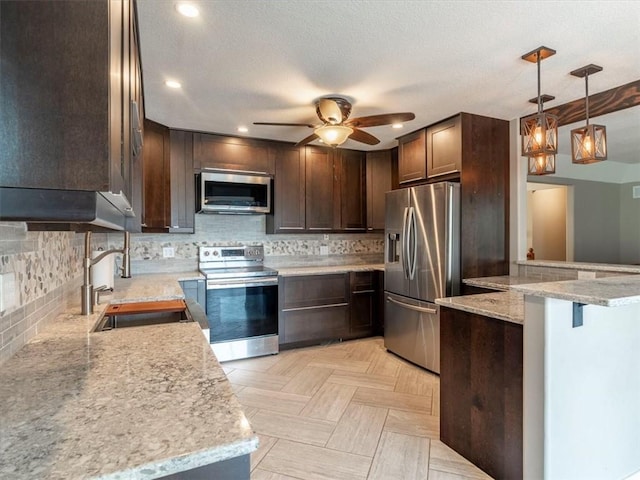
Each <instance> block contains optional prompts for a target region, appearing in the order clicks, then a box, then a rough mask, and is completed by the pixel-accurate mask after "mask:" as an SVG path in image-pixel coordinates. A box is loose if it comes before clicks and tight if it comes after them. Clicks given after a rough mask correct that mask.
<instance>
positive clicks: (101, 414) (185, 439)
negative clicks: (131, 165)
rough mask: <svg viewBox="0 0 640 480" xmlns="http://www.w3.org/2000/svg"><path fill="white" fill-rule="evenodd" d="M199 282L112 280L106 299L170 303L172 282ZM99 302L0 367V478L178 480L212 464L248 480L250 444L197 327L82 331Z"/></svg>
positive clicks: (175, 294) (69, 315)
mask: <svg viewBox="0 0 640 480" xmlns="http://www.w3.org/2000/svg"><path fill="white" fill-rule="evenodd" d="M198 277H199V274H198V273H197V272H191V273H188V274H174V275H165V274H162V275H143V276H137V277H134V278H131V279H118V280H117V281H116V288H115V293H114V294H113V298H112V299H111V302H112V303H129V302H139V301H152V300H172V299H181V298H184V294H183V292H182V290H181V289H180V286H179V284H178V280H190V279H193V278H198ZM77 299H78V301H79V295H78V298H77ZM100 307H102V308H100ZM105 307H106V304H105V305H102V306H100V305H99V306H98V307H97V308H96V313H94V314H93V315H89V316H81V315H79V314H78V313H79V311H80V307H79V304H74V305H70V306H69V308H68V309H67V312H66V313H64V314H62V315H60V316H59V317H58V318H57V319H56V320H55V322H54V323H53V324H52V325H50V326H48V328H46V329H45V330H44V331H43V332H41V333H39V334H38V336H37V337H36V338H35V339H34V340H33V341H31V342H30V343H28V344H27V345H25V346H24V347H23V348H22V349H21V350H20V351H19V352H18V353H16V355H14V356H13V357H12V358H11V359H9V360H8V361H7V362H6V363H5V364H3V366H2V369H1V370H0V404H2V406H3V407H2V412H0V423H1V424H2V430H3V435H2V438H1V439H0V459H1V460H0V477H2V478H13V479H21V478H24V479H33V478H65V479H69V478H103V479H116V478H117V479H124V478H136V479H144V478H165V477H166V478H178V476H177V475H178V474H179V475H180V477H179V478H189V476H188V474H190V473H194V472H195V473H202V471H203V470H206V471H207V472H211V470H208V469H211V468H216V467H220V468H222V469H223V471H225V472H226V473H225V475H229V472H231V475H232V476H224V475H222V476H216V478H234V479H236V478H246V479H248V478H249V454H250V453H251V452H252V451H254V450H256V449H257V447H258V437H257V435H256V434H255V433H254V432H253V430H252V429H251V426H250V425H249V422H248V421H247V419H246V417H245V415H244V413H243V411H242V408H241V406H240V404H239V403H238V400H237V399H236V397H235V395H234V394H233V391H232V389H231V385H230V384H229V382H228V381H227V379H226V376H225V374H224V372H223V370H222V368H221V367H220V365H219V364H218V362H217V360H216V359H215V357H214V355H213V353H212V352H211V349H210V346H209V344H208V343H207V342H206V340H205V338H204V337H203V335H202V333H201V330H200V326H199V324H198V323H197V322H186V323H167V324H162V325H153V326H145V327H134V328H122V329H114V330H111V331H105V332H92V330H93V328H94V326H95V324H96V322H97V321H98V319H99V318H100V316H101V314H102V311H103V310H104V308H105ZM180 472H182V473H180ZM213 472H216V474H218V473H217V472H219V470H214V471H213ZM213 472H212V473H213Z"/></svg>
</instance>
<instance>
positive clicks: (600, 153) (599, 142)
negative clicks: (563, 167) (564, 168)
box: [571, 64, 607, 164]
mask: <svg viewBox="0 0 640 480" xmlns="http://www.w3.org/2000/svg"><path fill="white" fill-rule="evenodd" d="M600 71H602V67H599V66H598V65H593V64H590V65H587V66H585V67H582V68H578V69H577V70H574V71H573V72H571V75H573V76H574V77H580V78H582V77H584V83H585V91H586V95H585V100H584V103H585V114H586V118H587V124H586V125H585V126H584V127H582V128H575V129H573V130H571V161H572V162H573V163H579V164H588V163H594V162H600V161H602V160H606V159H607V131H606V128H605V127H604V125H589V75H592V74H594V73H598V72H600Z"/></svg>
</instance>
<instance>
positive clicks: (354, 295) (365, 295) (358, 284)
mask: <svg viewBox="0 0 640 480" xmlns="http://www.w3.org/2000/svg"><path fill="white" fill-rule="evenodd" d="M350 284H351V301H350V321H349V323H350V334H351V336H352V337H356V336H366V335H372V334H373V313H374V310H375V301H376V291H375V287H374V285H375V281H374V272H351V274H350Z"/></svg>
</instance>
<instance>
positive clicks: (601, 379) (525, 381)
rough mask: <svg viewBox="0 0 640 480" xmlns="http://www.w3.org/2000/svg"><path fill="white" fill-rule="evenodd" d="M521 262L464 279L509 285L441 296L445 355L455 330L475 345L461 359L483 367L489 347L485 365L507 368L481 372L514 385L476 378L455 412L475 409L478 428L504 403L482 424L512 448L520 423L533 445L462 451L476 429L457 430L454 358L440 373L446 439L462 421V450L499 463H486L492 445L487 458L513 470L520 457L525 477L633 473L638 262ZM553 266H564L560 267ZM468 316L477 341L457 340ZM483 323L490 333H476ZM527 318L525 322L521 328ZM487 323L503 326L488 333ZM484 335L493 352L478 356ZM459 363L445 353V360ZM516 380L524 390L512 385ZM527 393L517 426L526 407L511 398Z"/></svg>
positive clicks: (639, 413)
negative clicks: (451, 382) (507, 271)
mask: <svg viewBox="0 0 640 480" xmlns="http://www.w3.org/2000/svg"><path fill="white" fill-rule="evenodd" d="M519 263H521V267H523V268H521V270H520V271H521V273H525V274H526V275H528V276H526V277H525V276H523V277H517V276H516V277H506V276H505V277H492V278H487V279H482V278H477V279H469V280H466V283H468V284H471V285H474V286H477V287H482V288H495V289H501V290H507V291H502V292H497V293H490V294H481V295H475V296H463V297H456V298H447V299H440V300H438V301H437V302H436V303H439V304H440V305H442V306H444V307H447V308H444V309H443V312H444V314H443V316H442V325H441V328H442V332H441V335H442V341H443V346H442V351H443V355H446V352H447V346H446V345H445V343H447V342H449V341H451V340H452V339H456V340H457V341H458V344H457V345H458V347H459V348H460V347H461V346H462V347H464V346H465V345H466V346H467V348H468V351H466V350H465V351H463V352H460V351H458V352H457V355H458V357H461V358H462V363H464V359H465V358H466V359H470V363H469V365H467V367H465V368H472V369H473V365H474V364H478V363H482V362H483V360H482V359H485V360H486V359H487V358H489V357H490V358H489V359H490V360H491V362H490V363H486V362H485V363H484V364H483V365H485V367H490V369H492V370H491V371H492V372H494V373H496V369H497V370H499V371H498V372H497V373H496V375H490V376H489V377H487V376H484V377H482V378H484V379H485V381H486V382H487V383H489V382H492V383H491V385H493V386H494V387H495V384H500V385H499V387H500V388H505V390H503V393H501V394H498V395H493V396H492V395H491V394H490V392H491V388H489V389H486V388H485V389H483V388H482V387H479V386H478V378H476V379H475V381H474V382H472V384H471V387H470V389H469V392H471V393H470V395H471V396H464V395H463V397H464V398H466V399H467V400H468V401H469V402H468V404H467V406H466V407H465V408H466V411H467V413H466V416H460V415H459V416H458V417H457V418H456V420H455V421H458V422H462V424H463V426H464V422H465V420H464V419H465V418H467V417H468V420H470V419H472V418H473V419H474V421H473V422H471V423H470V424H469V425H471V427H470V428H473V425H476V427H477V425H480V424H482V423H480V424H479V423H478V422H482V421H483V420H481V419H483V418H484V419H485V420H486V419H487V417H486V415H488V414H489V412H492V411H494V410H496V409H497V410H496V411H498V412H499V414H500V415H502V417H492V418H491V419H490V423H489V424H486V425H485V428H483V432H485V433H483V434H486V435H498V437H496V438H501V439H502V441H505V442H506V443H505V448H506V447H509V448H512V446H513V442H514V441H515V442H516V444H517V442H518V441H519V439H518V437H517V436H516V437H514V434H515V435H518V429H519V428H522V430H521V432H522V433H521V436H520V438H521V439H522V452H523V456H522V457H519V455H518V453H517V451H511V456H510V457H509V455H510V451H509V449H506V450H500V451H493V452H488V453H487V451H485V450H483V451H479V450H474V449H473V448H472V449H471V450H473V455H476V456H474V457H471V456H469V455H468V454H467V452H462V451H461V449H464V448H466V447H465V442H470V440H469V438H471V439H473V438H474V437H473V435H472V431H469V430H466V431H465V432H463V433H460V431H459V430H460V426H458V428H457V429H454V430H448V428H449V427H448V426H447V424H446V422H447V420H446V418H447V408H446V407H445V404H446V403H447V402H446V400H445V398H444V396H445V395H446V393H445V392H446V391H447V388H448V387H447V385H446V383H447V375H448V374H447V371H445V369H443V372H442V375H441V388H442V392H443V398H442V404H443V408H442V430H441V432H442V433H441V435H443V437H442V438H443V441H445V443H448V442H447V441H446V440H445V437H446V436H447V435H449V434H451V433H452V432H453V433H452V435H453V437H454V442H455V441H458V442H459V443H458V445H456V446H454V449H456V450H458V451H461V453H463V455H465V456H467V458H469V459H470V460H472V461H473V462H474V463H476V464H478V465H479V466H481V467H482V468H483V469H485V470H486V471H490V470H487V468H486V466H485V465H483V461H482V455H485V459H484V461H485V462H486V461H489V463H490V464H492V465H498V470H495V472H500V473H501V474H500V475H497V476H498V477H504V478H510V477H509V476H505V473H506V472H509V471H510V470H509V469H512V468H522V470H521V471H522V476H523V477H524V478H567V479H569V478H576V479H577V478H626V477H627V476H629V475H632V474H634V473H636V472H638V471H640V460H639V459H638V457H637V452H638V451H639V450H640V410H639V407H638V405H640V377H638V369H639V368H640V353H639V350H638V348H637V346H638V345H639V344H640V321H639V319H640V275H629V274H630V273H640V271H639V270H638V268H637V267H635V266H622V267H621V266H604V265H592V264H581V263H578V264H574V263H567V262H551V263H553V265H552V264H550V263H549V262H545V264H544V265H542V264H537V265H534V264H533V263H529V262H526V263H525V262H519ZM536 263H538V262H536ZM536 267H537V268H542V267H543V268H546V269H547V271H546V272H545V273H546V275H547V278H545V279H543V277H542V276H540V273H541V272H540V271H536ZM524 268H526V269H528V271H527V270H524ZM554 269H564V272H555V273H554V272H553V270H554ZM578 270H588V271H590V272H596V273H597V275H603V277H600V278H592V279H587V280H577V279H575V278H576V276H578V275H580V276H584V275H585V274H584V273H579V272H578ZM596 273H594V274H593V275H594V276H595V275H596ZM554 274H555V275H559V276H560V277H562V276H563V275H565V274H567V275H573V278H574V279H573V280H559V281H558V280H556V281H553V280H552V281H549V279H548V275H554ZM536 275H539V276H538V283H535V277H536ZM607 275H616V276H607ZM456 310H457V311H458V313H460V315H456V313H455V311H456ZM459 322H463V324H464V325H467V323H466V322H471V323H469V325H471V328H472V329H473V327H474V326H475V328H476V330H474V331H475V332H476V333H475V336H474V334H473V332H472V333H471V334H470V335H471V336H472V338H469V339H467V340H469V341H468V342H467V343H464V339H462V340H463V343H460V342H459V340H460V338H459V337H460V335H459V332H460V329H461V327H460V325H461V324H460V323H459ZM500 323H502V326H501V325H500ZM519 323H521V324H522V325H521V326H520V325H518V324H519ZM480 327H482V328H481V330H482V335H480V334H479V333H478V332H480V330H478V328H480ZM514 327H516V328H514ZM517 327H520V332H519V333H518V332H516V331H515V330H517ZM462 330H465V328H462ZM465 331H466V330H465ZM456 332H458V333H456ZM487 332H490V333H491V332H492V333H493V334H494V335H493V336H492V337H490V336H487V335H488V334H487ZM509 332H511V333H509ZM514 334H515V335H516V336H517V335H518V334H519V335H521V337H520V338H521V341H520V345H519V347H518V348H520V352H521V353H520V356H519V358H520V361H521V362H522V363H521V364H520V368H518V362H517V361H516V360H517V357H518V356H517V355H516V356H513V354H514V345H516V344H515V343H514V338H515V337H513V335H514ZM479 335H480V336H479ZM465 338H466V337H465ZM471 340H473V341H471ZM516 343H517V338H516ZM475 344H478V345H484V346H485V347H486V348H487V349H488V350H489V351H487V352H484V354H483V353H482V349H476V350H475V352H476V354H475V355H476V356H475V357H473V358H471V357H469V355H471V353H473V345H475ZM476 346H477V345H476ZM465 352H466V353H465ZM478 352H479V353H478ZM476 357H477V358H476ZM449 363H451V362H445V361H444V356H443V364H445V365H447V364H449ZM458 363H460V362H458ZM496 365H498V366H496ZM514 365H515V368H516V370H517V371H519V372H520V374H519V375H521V376H520V379H519V380H518V377H517V376H518V372H517V371H516V373H515V375H516V378H515V381H516V384H512V383H510V382H511V380H510V379H509V378H508V376H507V373H505V372H507V371H510V372H511V374H513V373H514V372H513V368H514ZM476 366H477V365H476ZM452 368H455V366H454V367H452ZM509 369H511V370H509ZM449 373H451V372H449ZM454 373H455V372H454ZM457 374H458V375H462V374H463V373H461V372H460V371H458V372H457ZM498 374H500V375H502V374H504V376H500V375H498ZM454 377H455V376H454ZM454 377H451V378H454ZM518 381H519V382H521V383H520V385H521V393H520V394H518V392H517V391H515V390H513V387H514V386H516V387H517V382H518ZM501 382H502V383H501ZM509 388H511V390H509ZM474 392H475V394H474ZM518 398H520V399H521V403H520V405H521V408H522V410H521V415H522V422H521V423H520V425H522V427H518V425H517V424H516V425H515V426H514V424H512V428H511V429H510V428H509V423H508V422H509V420H510V419H511V420H513V418H512V416H513V412H514V411H517V410H513V406H514V402H515V401H518ZM472 400H473V401H472ZM490 400H492V401H493V403H491V402H490ZM495 402H498V404H496V403H495ZM500 402H502V403H500ZM450 413H451V412H450ZM454 413H455V412H454ZM458 413H459V414H460V412H458ZM463 413H464V412H463ZM452 418H453V417H452ZM503 421H504V423H501V422H503ZM514 428H515V430H513V429H514ZM500 429H503V430H502V433H500V431H499V430H500ZM491 430H492V431H491ZM448 444H450V443H448ZM460 445H462V447H460ZM483 452H484V453H483ZM478 455H479V456H478ZM519 458H520V461H522V463H521V464H520V467H518V463H519ZM487 459H489V460H487ZM511 471H513V470H511Z"/></svg>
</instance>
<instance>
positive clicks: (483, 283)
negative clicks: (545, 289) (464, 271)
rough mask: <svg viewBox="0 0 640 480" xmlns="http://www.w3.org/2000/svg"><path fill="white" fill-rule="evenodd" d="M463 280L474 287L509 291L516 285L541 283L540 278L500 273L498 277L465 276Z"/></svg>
mask: <svg viewBox="0 0 640 480" xmlns="http://www.w3.org/2000/svg"><path fill="white" fill-rule="evenodd" d="M462 282H463V283H466V284H467V285H473V286H474V287H482V288H491V289H494V290H503V291H507V290H509V289H511V287H513V286H516V285H526V284H528V283H540V278H539V277H538V278H533V277H520V276H510V275H500V276H497V277H479V278H465V279H464V280H463V281H462Z"/></svg>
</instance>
